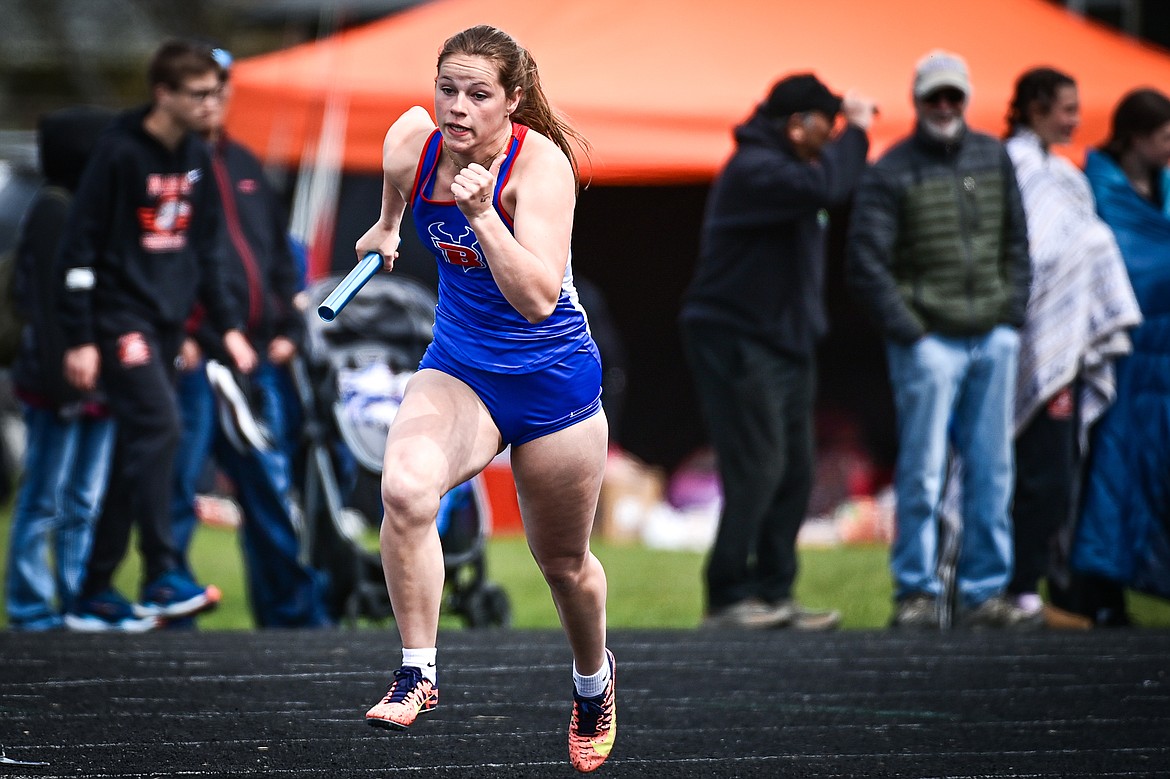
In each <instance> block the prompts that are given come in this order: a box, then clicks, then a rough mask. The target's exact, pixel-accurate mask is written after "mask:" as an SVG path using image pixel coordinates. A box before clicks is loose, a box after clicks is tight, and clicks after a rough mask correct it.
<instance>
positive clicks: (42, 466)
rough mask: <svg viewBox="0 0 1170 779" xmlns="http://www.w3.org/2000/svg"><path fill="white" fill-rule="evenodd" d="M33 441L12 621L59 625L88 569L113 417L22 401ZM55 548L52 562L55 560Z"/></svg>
mask: <svg viewBox="0 0 1170 779" xmlns="http://www.w3.org/2000/svg"><path fill="white" fill-rule="evenodd" d="M24 422H25V426H26V430H27V436H28V445H27V448H26V450H25V456H24V477H23V481H22V483H21V485H20V494H19V496H18V497H17V500H16V506H15V508H14V510H13V513H12V535H11V538H10V540H9V546H8V582H7V601H6V604H5V605H6V607H7V610H8V623H9V625H10V626H12V627H13V628H16V629H20V630H50V629H53V628H57V627H60V625H61V614H63V613H64V612H65V611H67V610H68V609H69V608H70V606H72V605H73V600H74V598H76V597H77V593H78V590H79V588H80V587H81V579H82V577H83V576H84V574H85V564H86V561H87V560H88V558H89V551H90V545H91V544H92V542H93V529H94V524H95V523H96V522H97V515H98V512H99V511H100V510H101V505H102V499H103V497H104V496H105V491H106V481H107V479H108V478H109V475H110V461H111V459H112V454H113V449H114V421H113V420H112V419H108V418H107V419H95V418H91V417H82V418H79V419H75V420H69V421H62V420H61V419H60V418H59V417H58V416H57V414H56V412H55V411H51V410H48V409H42V408H33V407H31V406H25V408H24ZM50 547H51V548H52V560H53V563H52V564H50V554H49V552H50Z"/></svg>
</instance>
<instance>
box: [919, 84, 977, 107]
mask: <svg viewBox="0 0 1170 779" xmlns="http://www.w3.org/2000/svg"><path fill="white" fill-rule="evenodd" d="M944 101H945V102H947V103H950V104H951V105H962V104H963V103H965V102H966V101H967V96H966V95H965V94H963V91H962V90H960V89H954V88H947V89H936V90H935V91H933V92H931V93H930V94H929V95H926V96H924V97H923V98H922V102H924V103H926V104H927V105H939V104H940V103H942V102H944Z"/></svg>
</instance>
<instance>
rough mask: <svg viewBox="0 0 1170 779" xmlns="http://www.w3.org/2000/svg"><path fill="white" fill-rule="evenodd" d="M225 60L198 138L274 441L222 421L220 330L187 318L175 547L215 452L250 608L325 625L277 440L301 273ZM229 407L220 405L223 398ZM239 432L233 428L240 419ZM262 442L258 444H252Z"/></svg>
mask: <svg viewBox="0 0 1170 779" xmlns="http://www.w3.org/2000/svg"><path fill="white" fill-rule="evenodd" d="M212 53H213V55H214V56H215V57H216V60H217V61H218V62H219V63H220V65H221V66H222V67H223V90H222V92H221V94H220V96H219V99H217V100H215V101H213V106H214V109H213V110H212V112H211V115H210V117H209V120H210V124H209V125H208V126H207V127H203V128H200V134H201V135H203V136H204V138H205V139H206V140H207V141H208V143H209V144H210V147H211V172H212V174H213V175H214V179H215V184H216V188H217V190H218V192H219V195H220V202H221V204H222V206H223V210H222V216H223V224H224V227H225V229H224V230H223V232H222V235H223V243H222V246H223V247H224V260H225V262H224V277H225V278H226V279H227V289H228V293H229V294H230V295H231V296H232V303H233V304H234V305H235V306H236V307H237V308H238V309H239V310H240V311H242V312H245V314H246V316H245V321H246V332H247V335H248V339H249V340H250V341H251V343H253V344H254V345H255V346H256V347H257V348H258V349H260V350H261V352H262V355H263V356H262V357H261V358H260V359H259V362H258V364H257V367H256V370H255V371H253V372H252V375H251V376H250V377H249V378H248V380H247V381H246V382H243V383H244V384H245V385H246V387H247V389H249V390H251V391H250V392H249V393H248V395H249V396H250V397H251V398H252V400H253V402H254V404H255V405H256V406H257V407H258V408H257V409H256V413H255V417H256V418H257V419H258V421H259V423H260V425H262V426H263V429H264V430H265V432H267V433H268V434H269V435H270V436H272V438H273V439H274V440H271V441H265V442H255V443H250V442H249V439H248V436H247V435H246V434H243V433H241V432H237V433H235V434H234V435H233V431H232V430H229V429H224V428H223V427H222V426H217V425H216V419H215V417H216V415H215V405H216V400H215V398H214V397H213V394H212V388H211V383H210V381H209V379H208V375H207V372H206V360H207V359H214V360H216V361H218V362H220V363H222V362H223V361H224V359H225V357H224V355H223V354H222V352H223V348H222V347H221V346H220V339H219V337H218V335H217V334H216V333H215V332H214V330H212V329H211V328H210V327H209V326H208V322H207V320H206V319H205V318H203V317H198V316H196V317H192V319H191V320H190V321H189V322H188V330H189V333H190V335H189V337H188V338H187V339H186V340H185V341H184V343H183V348H182V350H181V361H180V362H181V369H180V371H179V380H178V390H179V392H178V396H179V410H180V416H181V417H182V421H183V437H182V445H181V446H180V448H179V453H178V456H177V458H176V469H175V495H174V502H173V504H172V516H171V518H172V521H173V525H174V532H175V543H176V546H177V548H178V550H179V552H180V555H181V556H182V557H183V558H184V561H185V567H186V568H187V569H188V570H190V564H189V562H187V561H186V553H187V549H188V546H189V544H190V541H191V538H192V535H193V534H194V531H195V526H196V518H195V490H196V484H197V482H198V477H199V476H200V474H201V473H202V471H203V467H204V464H205V463H206V461H207V457H208V455H209V454H214V457H215V462H216V464H217V465H218V466H219V467H220V469H221V470H222V471H223V472H224V473H225V474H226V475H227V476H228V477H229V478H230V479H231V480H232V481H233V482H234V484H235V487H236V497H237V498H238V499H239V502H240V507H241V508H242V509H243V523H242V525H241V528H240V542H241V546H242V548H243V550H242V551H243V554H244V565H245V569H246V571H247V575H248V603H249V605H250V606H251V609H252V617H253V619H254V620H255V622H256V625H257V626H258V627H326V626H329V625H331V624H332V619H331V617H330V615H329V613H328V611H327V609H326V607H325V586H324V581H323V579H322V577H321V575H320V574H318V573H317V572H316V571H314V570H313V569H312V568H310V567H309V566H307V565H305V564H304V563H303V562H302V560H301V554H300V552H301V549H300V538H299V535H298V532H297V522H296V521H295V520H294V518H293V511H292V509H293V506H292V502H291V498H290V496H289V486H290V484H291V483H292V463H291V462H290V456H289V453H288V451H287V449H286V447H284V446H282V445H281V444H282V443H283V442H285V441H287V440H289V439H290V438H291V439H294V440H295V439H296V437H297V430H296V429H295V418H296V414H295V413H291V412H293V411H295V408H294V407H295V400H293V399H294V398H295V395H293V391H292V379H291V376H290V375H289V372H288V366H289V363H290V362H291V361H292V359H293V357H294V356H295V355H296V353H297V349H298V344H299V343H300V342H301V340H302V337H303V330H304V320H303V319H302V318H301V314H300V311H298V310H297V308H296V307H295V306H294V305H293V297H294V296H295V295H296V293H297V292H298V290H299V289H300V287H301V279H300V271H299V269H298V267H297V263H296V261H295V260H294V259H293V256H292V252H291V250H290V247H289V242H288V233H287V229H286V223H285V219H284V211H283V209H282V208H281V206H280V201H279V200H278V199H277V196H276V193H275V192H274V191H273V190H272V188H271V187H270V186H269V184H268V182H267V180H266V179H265V178H264V170H263V168H262V167H261V166H260V161H259V160H257V159H256V157H255V155H253V154H252V153H251V152H250V151H248V150H247V149H246V148H244V147H243V146H242V145H240V144H239V143H237V142H236V141H234V140H232V139H231V138H230V137H228V135H227V134H226V132H225V131H224V127H223V122H224V119H225V115H226V113H227V105H228V100H229V97H230V95H231V77H230V74H231V55H230V54H229V53H228V52H227V51H225V50H223V49H219V48H217V49H214V50H213V52H212ZM219 402H220V403H221V404H222V403H223V402H224V400H223V399H222V398H221V399H220V400H219ZM233 429H234V426H233ZM255 444H259V445H255Z"/></svg>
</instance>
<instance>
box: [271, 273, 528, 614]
mask: <svg viewBox="0 0 1170 779" xmlns="http://www.w3.org/2000/svg"><path fill="white" fill-rule="evenodd" d="M340 280H341V276H331V277H328V278H324V279H321V280H319V281H317V282H315V283H314V284H312V285H311V286H310V287H309V289H308V290H306V295H307V297H308V298H309V304H310V305H309V306H308V308H307V309H306V314H305V317H306V337H305V347H304V350H303V356H302V359H300V360H298V361H297V363H296V364H295V365H294V368H293V373H294V379H295V383H296V385H297V393H298V395H299V397H300V401H301V407H302V409H303V411H304V439H305V446H304V450H303V457H302V463H301V468H302V469H303V470H302V473H303V475H304V479H303V482H302V490H303V494H302V496H301V499H302V500H301V502H302V508H303V512H304V518H305V523H304V527H305V544H304V548H305V549H307V550H308V554H309V558H310V562H311V563H312V564H313V565H314V566H316V567H317V569H318V570H321V571H323V572H325V573H326V574H327V575H328V576H329V578H330V582H331V587H330V593H331V603H330V605H331V608H332V610H333V612H334V615H335V616H336V617H337V618H338V619H339V620H344V621H347V622H348V623H350V624H354V623H355V622H356V621H357V619H358V618H366V619H371V620H375V621H379V620H384V619H386V618H389V617H391V616H392V610H391V608H390V599H389V596H388V595H387V593H386V584H385V580H384V578H383V576H382V564H381V558H380V556H379V553H378V528H379V525H380V524H381V521H382V501H381V490H380V480H381V472H382V455H383V453H384V451H385V446H386V431H387V429H388V427H389V423H390V420H391V419H392V418H393V414H394V412H395V411H397V407H398V402H399V401H400V400H401V397H402V389H403V388H404V387H405V384H406V380H407V379H408V378H409V377H410V375H411V374H412V373H413V372H414V370H415V368H416V367H417V366H418V362H419V360H420V359H421V357H422V355H423V352H424V351H425V350H426V347H427V345H428V344H429V343H430V341H431V328H432V325H433V323H434V311H435V296H434V294H433V293H432V292H431V291H430V290H429V289H427V288H426V287H425V286H423V285H422V284H421V283H419V282H417V281H415V280H414V279H411V278H409V277H405V276H399V275H393V276H392V275H388V274H379V275H378V276H375V277H374V278H373V279H372V280H370V281H369V282H368V283H367V284H366V285H365V287H364V288H363V289H362V291H361V293H360V294H359V295H357V296H356V297H355V298H354V299H353V300H352V301H351V302H350V303H349V304H348V305H347V306H346V307H345V309H344V310H342V311H341V313H340V314H338V316H337V318H336V319H334V320H333V321H332V322H325V321H322V320H321V319H320V317H318V316H317V313H316V311H317V306H318V304H320V302H321V301H322V300H324V298H325V297H326V296H327V295H328V294H329V292H330V291H332V289H333V288H334V287H335V286H337V283H338V282H339V281H340ZM483 489H484V488H483V486H482V482H481V480H480V478H479V477H476V478H474V479H472V480H470V481H468V482H466V483H464V484H462V485H459V486H458V487H456V488H455V489H453V490H451V491H450V492H449V493H448V494H447V495H446V496H444V498H443V501H442V503H441V505H440V509H439V517H438V524H439V532H440V538H441V540H442V544H443V562H444V567H445V569H446V576H447V578H446V584H445V589H444V611H445V612H449V613H454V614H457V615H459V616H460V617H461V618H462V619H463V621H464V622H465V624H466V625H467V626H468V627H486V626H506V625H507V624H509V622H510V619H511V606H510V603H509V601H508V596H507V593H505V592H504V590H503V589H502V588H501V587H500V586H499V585H497V584H494V583H492V582H489V581H488V580H487V576H486V564H485V559H484V537H485V535H486V530H487V527H486V526H487V525H488V523H489V522H490V510H489V508H488V502H487V500H486V496H485V495H484V494H483Z"/></svg>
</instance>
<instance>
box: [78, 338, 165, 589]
mask: <svg viewBox="0 0 1170 779" xmlns="http://www.w3.org/2000/svg"><path fill="white" fill-rule="evenodd" d="M103 324H104V325H105V327H104V328H103V330H104V331H105V332H103V333H102V334H101V335H99V336H98V346H99V348H100V350H101V356H102V370H101V376H102V383H103V386H104V389H105V391H106V395H107V396H108V402H109V405H110V410H111V411H112V412H113V417H114V420H115V424H116V426H117V433H116V441H115V445H114V462H113V465H112V467H111V469H110V483H109V487H108V489H107V491H106V500H105V505H104V507H103V508H102V513H101V516H100V517H99V519H98V522H97V526H96V528H95V530H94V538H93V551H92V552H91V554H90V559H89V566H88V568H87V570H86V576H85V583H84V585H83V587H82V597H92V596H94V595H97V594H99V593H101V592H102V591H103V590H105V589H106V588H108V587H109V586H110V581H111V578H112V577H113V574H114V570H115V569H116V568H117V567H118V565H119V564H120V563H121V562H122V559H123V558H124V557H125V556H126V551H127V548H128V546H129V543H130V531H131V528H137V529H138V540H139V549H140V551H141V553H142V566H143V572H144V575H145V581H146V582H151V581H153V580H154V579H156V578H157V577H159V576H160V575H162V574H163V573H166V572H167V571H169V570H171V569H172V568H174V567H176V565H177V560H178V557H177V555H176V552H175V547H174V543H173V540H172V537H171V513H170V512H171V493H172V490H173V485H174V478H175V476H174V458H175V447H176V446H177V445H178V442H179V431H180V427H179V412H178V405H177V403H176V400H175V389H174V383H173V379H174V362H175V356H176V354H177V353H178V349H179V346H180V344H181V343H182V337H183V333H182V331H181V330H168V331H162V332H158V331H156V330H155V329H154V328H152V327H150V326H149V325H146V324H145V323H142V322H140V321H134V320H131V319H129V318H127V317H120V318H119V321H118V322H117V323H112V322H108V321H104V322H103ZM114 324H117V325H120V326H121V327H119V328H117V329H114V328H112V327H111V326H112V325H114ZM111 330H114V332H111ZM136 595H137V594H136V593H134V594H129V596H130V597H131V598H132V599H133V598H134V597H136Z"/></svg>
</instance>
